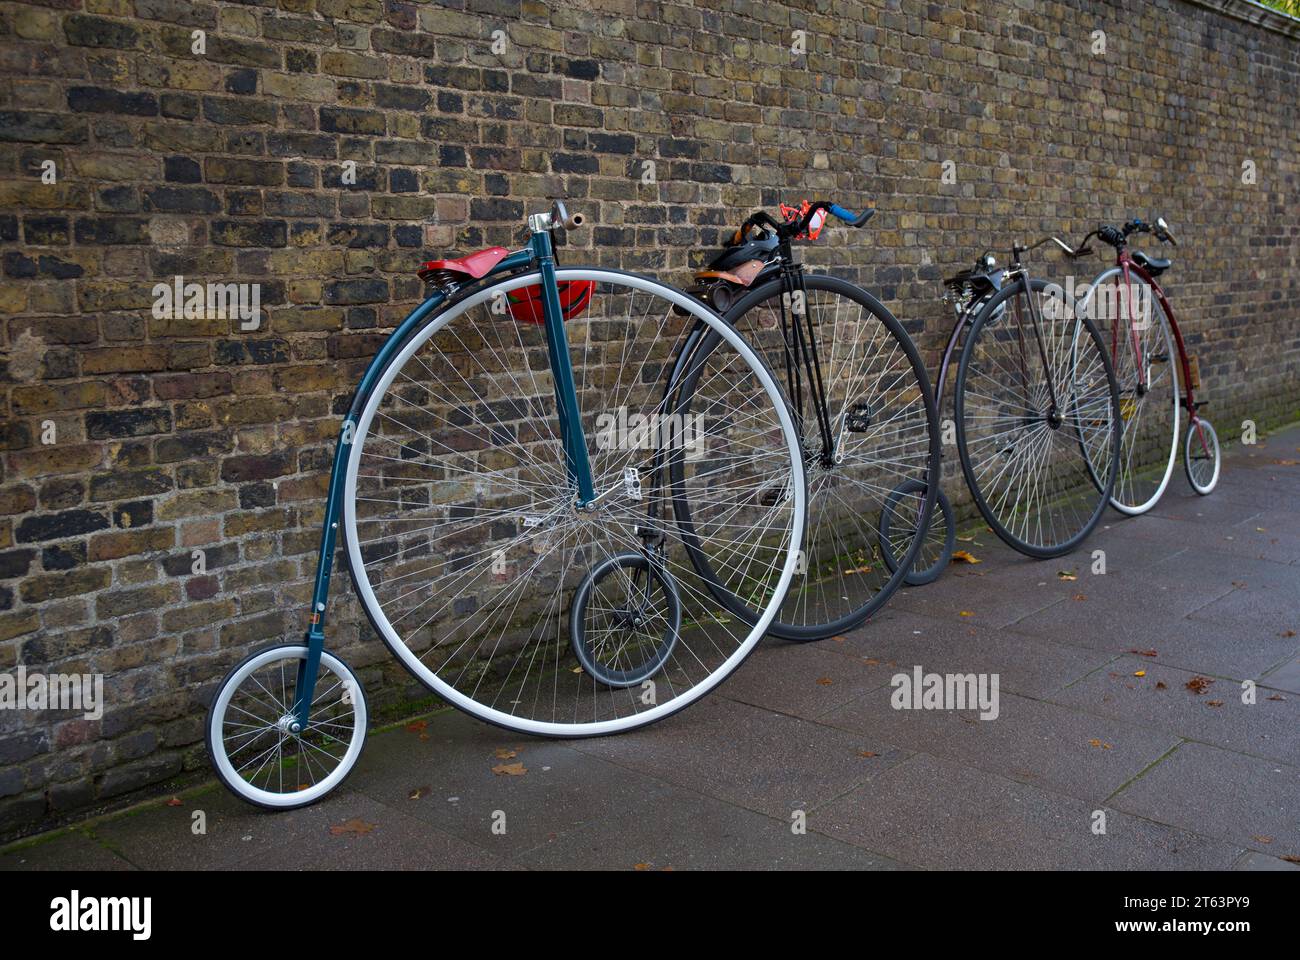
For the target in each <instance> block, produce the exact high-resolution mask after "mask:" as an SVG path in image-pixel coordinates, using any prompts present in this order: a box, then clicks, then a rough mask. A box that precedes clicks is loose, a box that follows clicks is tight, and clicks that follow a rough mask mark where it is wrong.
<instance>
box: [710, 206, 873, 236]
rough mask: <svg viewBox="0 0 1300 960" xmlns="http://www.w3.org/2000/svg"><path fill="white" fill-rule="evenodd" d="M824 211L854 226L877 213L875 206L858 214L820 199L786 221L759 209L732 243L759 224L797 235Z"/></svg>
mask: <svg viewBox="0 0 1300 960" xmlns="http://www.w3.org/2000/svg"><path fill="white" fill-rule="evenodd" d="M822 211H825V212H826V213H830V214H832V215H833V216H835V217H836V218H837V219H839V220H843V221H844V222H845V223H847V224H848V225H849V226H852V227H861V226H863V225H864V224H865V223H866V222H867V221H868V220H870V219H871V218H872V217H874V216H875V215H876V208H875V207H867V208H866V209H865V210H863V211H862V213H860V214H857V213H854V212H853V211H852V210H849V209H847V208H845V207H841V206H840V205H839V204H838V203H832V202H831V201H829V200H818V201H817V202H816V203H814V204H811V205H810V206H809V207H808V212H807V213H806V214H804V215H803V216H801V217H799V219H797V220H789V221H786V222H784V223H782V222H780V221H778V220H777V219H776V218H774V217H773V216H772V215H771V214H769V213H768V212H767V211H766V210H757V211H755V212H754V213H751V214H750V215H749V216H748V217H746V218H745V222H744V223H742V224H741V225H740V229H739V230H737V231H736V232H735V233H734V234H733V235H732V238H731V244H732V246H735V245H736V244H738V243H741V242H742V241H743V240H744V239H745V236H746V235H747V234H748V233H749V231H750V230H752V229H753V228H754V227H758V226H762V227H766V228H769V229H771V230H772V231H773V232H775V233H776V234H777V235H778V236H781V237H784V238H786V239H790V238H793V237H797V236H799V234H801V233H804V232H805V231H807V229H808V225H809V224H810V223H811V222H812V219H813V217H814V216H816V215H817V214H818V213H820V212H822Z"/></svg>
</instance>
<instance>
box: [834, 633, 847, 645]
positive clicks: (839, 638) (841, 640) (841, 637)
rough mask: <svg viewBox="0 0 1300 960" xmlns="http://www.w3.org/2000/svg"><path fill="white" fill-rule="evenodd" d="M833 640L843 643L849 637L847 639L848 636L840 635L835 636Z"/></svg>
mask: <svg viewBox="0 0 1300 960" xmlns="http://www.w3.org/2000/svg"><path fill="white" fill-rule="evenodd" d="M831 639H832V640H834V641H835V642H836V643H843V642H844V641H845V640H847V639H848V637H846V636H844V634H842V633H840V634H836V635H835V636H833V637H831Z"/></svg>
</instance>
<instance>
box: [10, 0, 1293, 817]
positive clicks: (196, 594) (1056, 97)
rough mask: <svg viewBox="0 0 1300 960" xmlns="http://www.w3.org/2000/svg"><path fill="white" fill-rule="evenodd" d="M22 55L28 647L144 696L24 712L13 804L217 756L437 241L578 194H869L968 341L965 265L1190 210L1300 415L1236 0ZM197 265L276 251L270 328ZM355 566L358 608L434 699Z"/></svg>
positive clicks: (914, 326)
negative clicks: (207, 723)
mask: <svg viewBox="0 0 1300 960" xmlns="http://www.w3.org/2000/svg"><path fill="white" fill-rule="evenodd" d="M1139 10H1140V12H1138V11H1139ZM195 30H201V31H203V32H204V38H205V43H206V46H205V50H204V52H203V53H202V54H196V53H194V52H193V44H194V35H193V31H195ZM795 30H804V31H806V40H805V42H806V49H807V50H808V53H807V54H806V55H794V54H792V53H791V46H792V43H793V42H794V38H793V36H792V32H793V31H795ZM1098 30H1100V31H1104V33H1105V43H1106V48H1105V52H1104V54H1096V53H1094V52H1093V48H1094V44H1095V42H1096V40H1095V37H1094V35H1093V34H1094V31H1098ZM495 31H503V33H501V34H496V38H497V40H498V41H500V40H502V39H503V40H504V46H502V44H501V43H500V42H498V43H497V44H496V50H495V51H494V49H493V44H494V33H495ZM0 74H2V75H3V81H2V82H0V244H3V278H2V279H0V347H3V350H4V366H3V369H2V370H0V412H2V413H3V429H2V430H0V451H2V454H3V459H2V461H0V463H2V469H3V472H2V474H0V670H10V669H13V668H14V667H15V665H16V664H19V663H22V664H25V665H26V666H27V668H28V669H31V670H45V671H50V672H64V673H71V672H92V673H95V672H99V673H103V674H105V675H106V694H107V700H108V706H107V709H106V711H105V714H104V716H103V718H102V720H99V721H86V720H82V719H62V718H61V717H62V715H57V716H56V715H50V716H46V715H43V714H35V715H34V714H31V713H27V712H24V711H0V833H5V832H8V833H13V832H18V831H22V830H29V829H33V828H34V827H35V826H37V825H40V824H42V823H49V822H52V821H54V820H57V819H58V818H60V817H64V816H68V815H72V814H76V813H78V812H83V811H85V810H88V809H91V808H93V807H96V806H98V805H102V804H105V803H113V802H120V801H121V799H123V798H126V797H129V796H131V795H132V794H133V793H134V792H135V791H139V790H141V789H143V788H146V787H149V786H150V785H157V784H160V783H163V782H165V781H169V780H172V779H174V778H176V777H178V776H181V775H182V774H184V773H185V772H187V771H198V772H202V771H203V770H205V769H206V760H205V758H204V755H203V750H202V744H201V731H202V722H203V710H204V705H205V703H206V699H207V697H208V696H210V695H211V692H212V689H213V685H214V684H215V682H216V681H217V680H218V679H219V678H220V677H221V675H222V674H223V673H224V672H225V670H226V669H227V668H228V667H229V666H230V665H231V664H232V663H233V662H234V661H235V660H237V659H238V658H240V657H241V656H242V655H243V654H244V653H245V652H246V651H247V650H248V649H250V647H253V646H255V645H260V644H265V643H267V642H270V641H274V640H279V639H282V638H296V637H298V636H300V635H301V632H302V630H303V629H304V627H305V623H304V617H303V608H304V605H305V602H306V599H307V596H308V578H309V577H310V575H311V573H312V572H313V567H314V556H313V550H314V547H315V544H316V537H317V525H318V524H319V522H320V519H321V514H322V507H321V501H322V497H323V495H324V492H325V488H326V468H327V464H328V461H329V458H330V455H331V441H332V438H333V437H334V435H335V432H336V430H337V419H336V416H337V414H338V413H339V412H340V410H341V409H343V408H344V407H345V406H346V402H347V399H348V395H349V390H350V385H351V384H352V383H354V382H355V381H356V379H357V378H358V376H359V374H360V371H361V369H362V368H363V367H364V364H365V360H366V358H367V357H368V356H369V355H370V354H371V353H372V352H373V351H374V350H375V348H376V345H377V343H378V342H379V340H380V339H381V337H382V332H383V331H384V330H385V329H388V328H391V327H392V326H393V325H394V324H395V323H396V322H397V321H398V320H399V319H400V318H401V317H402V316H403V315H404V314H405V313H406V311H407V310H408V309H409V308H410V307H411V306H412V305H413V303H414V302H415V301H416V298H417V297H418V296H419V292H420V284H419V283H418V281H417V280H416V279H415V276H414V270H415V268H416V266H417V265H418V263H419V262H420V261H421V260H422V259H424V258H425V257H426V255H433V254H434V253H437V252H443V251H461V252H465V251H469V250H471V249H475V248H478V247H480V246H485V245H488V244H503V245H507V246H509V245H511V244H516V243H517V242H518V241H519V240H520V228H521V226H522V217H523V215H524V214H525V212H526V211H533V210H536V209H539V208H541V207H542V206H543V203H542V201H543V198H545V197H548V196H553V195H563V196H567V197H569V198H572V200H573V206H574V207H576V208H577V209H580V210H583V211H585V212H587V213H588V214H590V215H591V217H592V219H593V220H594V221H595V224H596V225H595V226H594V228H593V229H591V230H589V231H585V232H583V233H581V234H578V235H575V238H574V242H573V246H576V247H579V248H581V250H580V252H579V251H574V252H573V253H571V254H569V255H568V256H569V257H570V259H571V260H575V259H585V260H591V261H598V262H600V263H602V264H606V265H617V266H622V267H625V268H631V269H637V270H644V271H654V272H661V273H663V274H664V275H665V276H666V277H667V278H669V279H672V280H675V281H677V282H683V281H684V280H685V279H686V277H687V268H688V266H689V265H691V264H693V263H696V262H698V260H697V257H696V255H695V253H694V251H697V250H698V249H700V247H701V245H703V246H704V247H706V248H707V247H711V246H713V245H715V244H716V242H717V240H718V236H719V232H720V231H719V228H720V226H722V225H725V224H733V225H734V224H735V223H736V222H737V221H738V220H739V219H740V218H741V217H742V216H743V214H744V213H746V212H748V211H749V210H750V209H752V208H754V207H757V206H760V205H767V206H771V205H773V204H774V203H775V201H776V200H777V199H778V198H780V199H797V198H799V197H813V196H814V195H816V196H823V197H829V198H832V199H836V200H838V201H840V202H841V203H844V204H845V205H848V206H855V207H856V206H860V205H862V204H865V203H867V202H868V201H873V202H875V203H876V204H877V205H878V206H879V207H880V213H879V215H878V216H877V217H876V218H875V219H874V220H873V221H872V223H871V226H870V227H869V228H868V229H867V230H865V231H862V232H861V233H858V232H853V233H852V235H850V232H849V231H845V230H838V231H831V232H829V233H828V234H827V235H825V239H824V241H822V242H820V243H819V245H818V246H817V247H816V248H815V249H811V250H809V251H808V259H809V260H810V261H812V262H815V263H817V264H820V265H823V266H825V267H828V268H829V269H831V270H833V271H834V272H836V273H840V274H843V275H845V276H849V277H850V278H854V279H858V280H860V281H861V282H863V283H864V284H865V285H867V286H868V287H871V288H873V289H875V290H876V291H878V292H881V293H883V296H884V297H885V299H886V300H887V301H888V302H889V303H890V305H891V306H892V307H893V309H894V310H895V312H896V313H897V314H898V315H899V316H900V317H902V318H903V319H904V320H905V321H906V322H907V324H908V326H909V328H910V329H911V330H912V332H913V333H914V335H916V336H917V337H918V339H919V341H920V342H921V343H922V345H923V347H924V348H925V352H926V357H927V361H928V363H929V364H930V365H931V367H932V368H933V367H934V366H935V365H936V361H937V355H936V353H937V350H938V349H939V347H940V346H941V343H942V337H943V335H944V333H945V332H946V330H947V326H948V316H947V315H946V314H945V313H944V308H943V307H942V306H941V304H940V303H939V297H940V295H941V289H940V285H939V280H940V278H941V277H943V276H945V275H946V274H947V273H949V272H950V271H952V270H954V269H955V268H958V267H960V266H964V265H966V264H967V263H968V262H969V261H971V260H972V259H973V258H974V256H975V255H976V254H978V253H979V252H981V251H982V250H984V249H985V248H986V247H990V246H992V247H994V248H996V249H997V250H999V251H1005V250H1006V249H1007V247H1008V246H1009V245H1010V241H1011V240H1012V239H1013V237H1020V238H1027V237H1031V236H1034V235H1036V234H1039V233H1042V232H1044V231H1049V230H1051V231H1065V232H1067V233H1069V234H1071V235H1075V236H1077V235H1080V234H1081V233H1082V232H1084V231H1085V230H1086V229H1088V228H1089V227H1090V226H1092V225H1095V223H1096V222H1097V221H1098V220H1099V219H1109V220H1122V219H1124V218H1125V217H1128V216H1133V215H1139V216H1154V215H1155V214H1156V213H1163V214H1164V215H1165V216H1166V217H1167V218H1168V219H1169V220H1170V222H1171V223H1172V224H1173V225H1174V226H1175V228H1176V229H1177V231H1178V234H1179V237H1180V239H1181V240H1182V246H1180V247H1179V248H1178V249H1177V251H1176V252H1175V256H1176V257H1177V263H1176V265H1175V268H1174V270H1173V271H1172V272H1171V274H1169V275H1168V276H1169V280H1170V283H1169V287H1170V290H1171V295H1172V299H1173V302H1174V303H1175V305H1176V307H1177V309H1178V310H1179V312H1180V315H1181V316H1182V317H1183V318H1184V323H1185V326H1186V329H1187V332H1188V334H1189V342H1190V345H1191V346H1192V348H1193V349H1194V350H1195V351H1196V352H1197V354H1198V355H1199V356H1200V360H1201V370H1202V375H1203V379H1204V381H1205V384H1206V395H1207V398H1208V399H1209V400H1210V402H1211V404H1212V406H1211V407H1210V408H1209V412H1210V414H1211V416H1212V417H1213V418H1214V419H1215V420H1216V421H1217V422H1218V423H1219V425H1220V433H1221V435H1223V436H1224V437H1225V439H1226V438H1230V437H1232V436H1234V435H1235V434H1237V433H1238V432H1239V427H1238V425H1239V424H1240V421H1241V420H1242V419H1243V418H1251V419H1254V420H1256V421H1257V422H1259V423H1260V425H1261V426H1263V425H1265V424H1267V423H1269V422H1276V421H1278V420H1281V419H1289V418H1293V417H1294V416H1295V415H1296V414H1297V389H1296V382H1297V373H1298V372H1300V305H1298V303H1300V296H1298V295H1300V289H1298V284H1297V273H1296V266H1297V255H1298V250H1300V237H1298V234H1300V221H1298V218H1297V209H1298V208H1300V204H1298V203H1297V199H1296V188H1297V174H1298V170H1297V160H1296V157H1297V153H1298V151H1297V147H1298V146H1300V116H1297V86H1298V82H1300V42H1297V41H1296V40H1295V39H1292V38H1290V37H1286V36H1283V35H1281V34H1279V33H1277V32H1273V31H1269V30H1266V29H1263V28H1261V27H1258V26H1255V25H1251V24H1247V23H1244V22H1241V21H1239V20H1236V19H1232V18H1230V17H1227V16H1225V15H1223V14H1222V13H1219V12H1217V11H1214V10H1209V9H1205V8H1203V7H1201V6H1193V5H1190V4H1184V3H1181V2H1178V0H1154V2H1150V3H1144V4H1141V5H1136V4H1131V3H1121V2H1118V0H1115V2H1101V0H1068V2H1038V0H1014V2H1006V0H984V2H981V3H978V4H976V3H965V2H961V0H935V2H913V0H885V2H872V3H861V2H856V0H855V2H846V0H835V2H831V3H826V2H814V0H769V2H757V0H723V2H705V0H697V2H695V3H690V2H684V3H672V2H658V0H571V2H551V3H545V2H541V0H452V2H451V3H449V4H448V5H446V6H442V5H433V4H428V3H417V2H403V0H388V2H385V0H278V2H277V0H251V2H242V3H229V2H216V3H214V2H208V0H198V2H193V3H189V2H182V0H36V2H32V3H15V2H4V3H0ZM1247 160H1249V161H1251V162H1252V163H1253V164H1254V168H1255V182H1254V183H1253V184H1249V183H1243V179H1242V175H1243V169H1242V164H1243V161H1247ZM45 161H54V166H53V170H54V172H55V174H56V179H55V181H54V182H52V183H44V182H42V174H43V173H44V172H45V171H47V170H48V169H49V168H48V166H47V165H45V163H44V162H45ZM347 161H355V174H356V175H355V183H345V182H344V180H345V177H344V171H345V169H348V168H347V167H346V162H347ZM645 161H654V163H655V182H653V183H644V182H642V181H643V178H642V174H643V173H644V171H645V167H644V162H645ZM945 161H951V162H952V164H953V166H952V167H951V168H950V169H951V170H952V172H953V173H954V174H955V182H945V178H944V177H943V176H942V174H943V172H944V164H945ZM47 179H48V177H47ZM949 179H951V178H949ZM1101 266H1102V261H1101V260H1100V259H1098V260H1097V261H1095V262H1089V263H1088V264H1087V265H1086V267H1084V268H1083V272H1084V273H1086V274H1087V275H1088V276H1091V275H1092V274H1093V273H1095V272H1097V270H1099V269H1100V268H1101ZM1055 269H1057V270H1058V271H1059V269H1060V268H1059V267H1057V268H1055ZM177 274H180V275H183V276H184V277H185V278H186V279H187V280H199V281H204V280H213V281H220V282H244V283H259V284H261V289H262V302H263V305H264V308H265V315H264V320H263V323H262V326H261V328H260V329H258V330H256V331H252V332H245V331H241V330H240V329H239V325H238V322H237V321H236V322H232V321H229V320H227V321H211V320H183V319H181V320H166V319H163V320H159V319H155V318H154V317H153V316H152V315H151V310H150V307H151V305H152V303H153V295H152V292H151V291H152V288H153V286H154V284H155V283H158V282H160V281H162V282H169V281H170V279H171V278H172V277H173V276H174V275H177ZM51 423H52V425H53V428H54V437H55V442H54V443H44V442H42V440H43V437H42V433H43V432H44V431H46V430H47V429H48V425H49V424H51ZM950 460H955V458H950ZM947 486H948V489H949V491H950V492H952V493H954V494H955V493H957V492H958V491H959V490H960V489H961V484H960V481H956V482H950V483H949V484H948V485H947ZM195 548H202V549H204V550H205V551H206V558H207V559H206V572H205V573H202V574H194V573H193V572H192V566H191V559H190V551H191V550H193V549H195ZM336 584H337V588H336V606H335V608H334V609H333V610H332V615H333V627H332V630H331V632H330V643H331V645H332V646H333V647H334V648H337V649H340V650H341V651H342V652H343V653H344V654H345V655H346V656H347V657H348V659H349V660H350V661H351V662H352V663H353V665H354V666H356V667H358V668H359V669H360V672H361V674H362V676H363V679H364V680H365V682H366V684H367V689H368V691H369V694H370V697H371V701H372V706H379V707H381V708H387V709H388V710H389V711H390V713H389V715H395V714H397V713H400V711H401V709H402V705H403V704H404V703H406V702H407V701H408V699H409V698H411V697H414V696H417V695H418V692H417V691H415V690H413V689H412V683H411V681H410V679H409V678H408V677H407V676H406V675H405V674H403V673H401V672H400V671H399V669H398V668H397V667H396V666H395V665H393V664H392V662H391V661H390V659H389V658H388V656H387V654H386V653H385V652H384V651H383V649H382V647H381V645H380V644H379V643H378V642H376V641H375V640H374V638H373V637H371V636H370V632H369V628H368V627H364V626H362V625H361V620H362V618H361V617H360V615H359V613H358V610H357V606H356V603H355V601H354V599H353V598H352V596H351V589H350V585H349V584H348V583H347V582H346V576H341V577H339V578H336Z"/></svg>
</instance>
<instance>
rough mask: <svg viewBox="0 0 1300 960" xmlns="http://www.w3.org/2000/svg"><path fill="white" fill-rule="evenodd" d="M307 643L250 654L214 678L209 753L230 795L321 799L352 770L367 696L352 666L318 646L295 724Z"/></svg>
mask: <svg viewBox="0 0 1300 960" xmlns="http://www.w3.org/2000/svg"><path fill="white" fill-rule="evenodd" d="M306 659H307V647H306V646H304V645H301V644H285V645H281V646H276V647H270V648H269V649H266V650H260V651H258V652H257V653H253V654H250V655H249V656H247V657H245V658H244V659H243V660H241V661H240V662H239V663H238V664H236V665H235V667H234V669H233V670H231V671H230V673H228V674H226V678H225V679H224V680H223V681H221V686H220V687H219V688H218V690H217V695H216V697H215V698H214V699H213V701H212V706H211V708H210V709H209V710H208V724H207V746H208V756H209V757H210V758H211V760H212V766H213V767H214V768H215V769H216V771H217V776H218V777H219V778H220V780H221V782H222V783H223V784H225V785H226V787H227V788H228V789H229V790H230V791H231V792H232V793H234V794H235V795H236V796H238V797H241V798H242V799H244V800H247V801H248V802H249V803H252V804H256V805H257V806H259V807H266V808H268V809H272V810H292V809H295V808H297V807H305V806H307V805H308V804H312V803H315V802H316V801H317V800H320V799H321V798H322V797H324V796H325V795H326V794H328V793H329V792H330V791H331V790H333V789H334V788H335V787H337V786H338V785H339V784H340V783H342V782H343V780H344V779H345V778H346V777H347V775H348V774H349V773H351V772H352V767H353V766H354V765H355V764H356V762H357V758H358V757H359V756H361V748H362V746H363V745H364V743H365V740H366V722H367V719H368V715H367V711H366V698H365V694H364V693H363V692H362V690H361V684H360V683H359V682H358V681H357V678H356V674H354V673H353V672H352V669H351V668H350V667H349V666H348V665H347V664H346V663H344V662H343V661H342V660H340V659H339V658H338V657H336V656H334V655H333V654H331V653H326V652H322V653H321V656H320V666H319V667H318V668H317V671H316V684H315V688H314V690H313V693H312V702H311V707H310V710H309V711H308V716H307V726H306V727H305V728H303V729H301V730H299V729H296V726H297V723H296V718H295V716H294V706H295V704H296V703H297V698H298V693H297V691H298V674H299V667H300V666H301V665H302V664H303V663H304V662H305V661H306Z"/></svg>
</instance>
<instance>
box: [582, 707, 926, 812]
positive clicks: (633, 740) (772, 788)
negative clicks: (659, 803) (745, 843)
mask: <svg viewBox="0 0 1300 960" xmlns="http://www.w3.org/2000/svg"><path fill="white" fill-rule="evenodd" d="M575 749H577V750H580V751H582V752H583V753H586V754H589V755H591V756H595V757H600V758H602V759H604V760H608V761H609V762H611V763H616V764H618V765H619V766H623V767H626V768H628V769H629V770H634V771H637V772H639V773H643V774H646V775H647V776H652V777H657V778H659V779H661V780H665V781H668V782H670V783H673V784H676V785H678V786H683V787H686V788H688V789H691V790H694V791H696V792H698V793H702V794H705V795H706V796H711V797H714V798H715V799H719V800H724V801H727V802H730V803H733V804H736V805H737V806H741V807H745V808H747V809H750V810H755V811H758V812H760V813H766V814H768V815H769V816H772V817H776V818H778V819H785V818H786V817H788V816H789V815H790V812H791V811H792V810H797V809H808V808H810V807H812V806H815V805H817V804H819V803H825V802H826V801H827V800H829V799H831V798H833V797H837V796H839V795H840V794H842V793H844V792H846V791H847V790H849V789H850V788H852V787H854V786H856V785H857V784H859V783H861V782H862V781H864V780H866V779H869V778H870V777H873V776H877V775H878V774H879V773H880V772H881V771H882V770H885V769H887V768H888V767H890V766H892V765H893V764H895V763H898V762H899V761H901V760H903V759H904V758H905V757H906V756H907V754H906V753H905V752H904V751H902V750H899V749H897V748H896V747H894V746H892V745H891V744H889V743H888V742H887V741H886V740H885V739H884V738H882V737H880V736H879V735H878V734H874V733H873V734H862V735H859V734H854V733H850V732H848V731H844V730H834V729H831V728H829V727H825V726H822V725H821V724H816V723H810V722H808V721H806V720H800V719H798V718H797V717H789V716H785V715H782V714H778V713H773V712H771V711H768V710H763V709H760V708H758V707H752V706H749V705H748V704H743V703H738V702H736V701H733V700H727V699H725V698H722V697H715V698H712V699H709V700H706V701H703V702H701V703H698V704H695V705H694V706H692V707H691V709H690V710H688V711H686V712H684V713H680V714H678V715H677V716H675V717H673V718H671V719H670V720H667V721H665V722H663V723H661V724H656V725H655V726H654V727H652V728H650V729H648V730H643V731H635V732H633V733H629V734H625V735H623V736H619V737H612V738H608V739H604V740H583V741H579V742H577V743H576V744H575Z"/></svg>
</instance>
